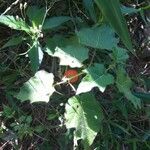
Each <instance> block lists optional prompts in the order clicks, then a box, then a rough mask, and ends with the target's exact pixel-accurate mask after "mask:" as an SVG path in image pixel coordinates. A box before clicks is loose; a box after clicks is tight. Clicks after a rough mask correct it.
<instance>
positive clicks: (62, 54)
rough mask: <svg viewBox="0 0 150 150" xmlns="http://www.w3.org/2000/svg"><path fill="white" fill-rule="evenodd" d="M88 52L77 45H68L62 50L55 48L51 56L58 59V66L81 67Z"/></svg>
mask: <svg viewBox="0 0 150 150" xmlns="http://www.w3.org/2000/svg"><path fill="white" fill-rule="evenodd" d="M88 52H89V50H88V49H87V48H85V47H83V46H79V45H68V46H66V47H64V48H59V47H57V48H56V49H55V53H54V55H53V56H55V57H58V58H60V65H63V66H70V67H72V68H74V67H78V68H80V67H82V66H83V64H82V62H83V61H84V60H86V59H87V58H88Z"/></svg>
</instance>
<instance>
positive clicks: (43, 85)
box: [15, 70, 55, 103]
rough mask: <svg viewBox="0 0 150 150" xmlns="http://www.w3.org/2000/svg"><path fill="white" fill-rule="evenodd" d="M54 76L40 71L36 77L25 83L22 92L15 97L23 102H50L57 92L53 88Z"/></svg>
mask: <svg viewBox="0 0 150 150" xmlns="http://www.w3.org/2000/svg"><path fill="white" fill-rule="evenodd" d="M53 82H54V76H53V74H52V73H48V72H46V71H44V70H41V71H38V72H37V73H36V74H35V76H34V77H31V78H30V80H28V81H27V82H25V83H24V85H23V86H22V87H21V89H20V92H19V93H18V94H17V95H15V97H16V98H17V99H20V100H21V101H26V100H30V102H31V103H33V102H48V101H49V98H50V96H51V95H52V94H53V92H54V91H55V89H54V87H53Z"/></svg>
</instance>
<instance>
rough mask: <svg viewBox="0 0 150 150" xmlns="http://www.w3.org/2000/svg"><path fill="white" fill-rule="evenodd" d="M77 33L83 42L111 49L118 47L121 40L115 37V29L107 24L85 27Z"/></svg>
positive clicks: (91, 45) (93, 46) (90, 45)
mask: <svg viewBox="0 0 150 150" xmlns="http://www.w3.org/2000/svg"><path fill="white" fill-rule="evenodd" d="M77 35H78V38H79V42H80V43H81V44H83V45H86V46H89V47H92V48H99V49H107V50H111V49H112V48H113V47H116V46H117V44H118V42H119V40H118V39H117V38H116V37H115V33H114V31H113V30H112V29H111V28H110V27H109V26H106V25H103V26H101V27H93V28H83V29H81V30H80V31H79V32H78V33H77Z"/></svg>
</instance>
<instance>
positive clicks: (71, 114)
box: [65, 93, 103, 149]
mask: <svg viewBox="0 0 150 150" xmlns="http://www.w3.org/2000/svg"><path fill="white" fill-rule="evenodd" d="M65 110H66V113H65V118H66V126H67V128H75V132H74V136H75V139H76V140H79V139H82V140H83V144H84V147H85V149H88V147H89V146H90V145H91V144H92V143H93V140H94V139H95V137H96V135H97V133H98V132H99V130H100V127H101V121H102V119H103V112H102V109H101V107H100V105H99V104H98V102H97V101H96V100H95V97H94V96H93V94H92V93H84V94H81V95H78V96H74V97H71V98H70V99H69V100H68V104H66V109H65Z"/></svg>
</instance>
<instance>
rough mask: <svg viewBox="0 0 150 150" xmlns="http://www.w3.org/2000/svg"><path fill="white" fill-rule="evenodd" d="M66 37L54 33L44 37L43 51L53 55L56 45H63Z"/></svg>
mask: <svg viewBox="0 0 150 150" xmlns="http://www.w3.org/2000/svg"><path fill="white" fill-rule="evenodd" d="M65 46H66V39H65V38H64V37H62V36H60V35H55V36H54V37H52V38H48V39H46V46H45V49H44V51H45V52H46V53H48V55H53V54H54V52H55V48H56V47H65Z"/></svg>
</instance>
